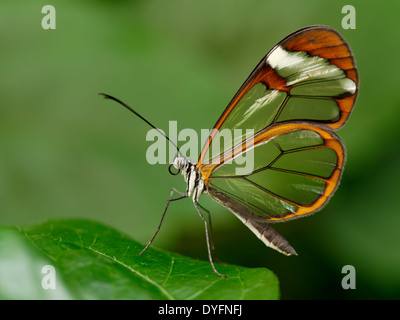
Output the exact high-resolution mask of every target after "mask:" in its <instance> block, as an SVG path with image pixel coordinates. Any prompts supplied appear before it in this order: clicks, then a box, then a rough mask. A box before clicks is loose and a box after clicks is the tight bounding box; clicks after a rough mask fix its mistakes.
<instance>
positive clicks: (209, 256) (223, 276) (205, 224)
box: [193, 201, 226, 278]
mask: <svg viewBox="0 0 400 320" xmlns="http://www.w3.org/2000/svg"><path fill="white" fill-rule="evenodd" d="M193 203H194V207H195V208H196V210H197V212H198V214H199V215H200V218H201V219H202V220H203V222H204V227H205V230H206V240H207V250H208V260H210V263H211V267H212V269H213V270H214V272H215V273H216V274H217V275H218V276H220V277H222V278H225V277H226V275H223V274H221V273H219V272H218V271H217V269H215V266H214V261H213V258H212V253H211V246H210V237H209V235H208V226H207V220H206V219H205V218H204V216H203V214H202V213H201V211H200V209H199V203H198V202H197V201H193Z"/></svg>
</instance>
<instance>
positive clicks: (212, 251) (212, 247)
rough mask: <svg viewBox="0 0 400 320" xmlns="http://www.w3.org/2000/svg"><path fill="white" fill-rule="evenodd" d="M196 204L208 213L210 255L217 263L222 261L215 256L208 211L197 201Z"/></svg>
mask: <svg viewBox="0 0 400 320" xmlns="http://www.w3.org/2000/svg"><path fill="white" fill-rule="evenodd" d="M197 205H198V206H199V207H200V209H202V210H203V211H205V212H207V215H208V229H209V230H210V245H211V253H212V257H213V259H214V261H216V262H217V263H223V262H221V260H219V259H218V258H217V255H216V253H215V246H214V236H213V228H212V224H211V214H210V211H209V210H208V209H206V208H204V207H203V206H202V205H201V204H200V203H199V202H197Z"/></svg>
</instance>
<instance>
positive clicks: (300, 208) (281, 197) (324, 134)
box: [200, 123, 345, 222]
mask: <svg viewBox="0 0 400 320" xmlns="http://www.w3.org/2000/svg"><path fill="white" fill-rule="evenodd" d="M238 157H242V158H243V159H246V161H237V160H238ZM234 160H235V161H234ZM344 162H345V151H344V147H343V145H342V143H341V142H340V140H339V138H338V137H337V136H336V135H335V134H334V133H333V132H332V131H331V130H329V129H328V130H327V129H325V128H322V127H317V126H312V125H308V124H302V123H286V124H278V125H274V126H272V127H268V128H266V129H264V130H262V131H261V132H259V133H258V134H256V135H255V136H254V137H251V138H248V139H247V140H246V141H244V142H243V143H239V144H237V145H236V146H235V147H234V148H233V149H231V150H229V151H226V152H225V153H224V154H223V155H222V158H221V161H220V162H219V163H215V164H209V165H203V166H202V167H201V171H200V172H201V173H202V175H203V177H206V184H207V186H208V188H213V189H215V190H217V191H218V192H221V193H223V194H225V195H227V196H228V197H230V198H231V199H233V200H235V201H236V202H238V203H240V204H241V205H243V206H244V207H246V208H247V209H249V210H250V211H251V212H253V213H255V214H256V215H257V216H259V217H260V218H262V219H266V220H268V221H270V222H273V221H282V220H288V219H293V218H297V217H300V216H304V215H308V214H311V213H313V212H315V211H318V210H320V209H321V208H322V207H323V206H324V205H325V204H326V202H327V201H328V199H329V198H330V197H331V195H332V194H333V192H334V191H335V190H336V188H337V186H338V184H339V181H340V177H341V174H342V170H343V166H344ZM238 163H242V164H240V165H239V164H238Z"/></svg>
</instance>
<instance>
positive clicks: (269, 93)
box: [197, 26, 358, 167]
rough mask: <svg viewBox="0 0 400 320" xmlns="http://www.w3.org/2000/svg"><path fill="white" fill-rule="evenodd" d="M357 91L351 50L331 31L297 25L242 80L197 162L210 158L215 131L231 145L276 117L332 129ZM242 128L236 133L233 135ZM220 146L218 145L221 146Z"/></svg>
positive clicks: (342, 118) (340, 121)
mask: <svg viewBox="0 0 400 320" xmlns="http://www.w3.org/2000/svg"><path fill="white" fill-rule="evenodd" d="M357 92H358V74H357V69H356V67H355V62H354V58H353V55H352V53H351V50H350V48H349V46H348V45H347V43H346V42H345V41H344V40H343V38H342V37H341V36H340V35H339V33H337V32H336V31H335V30H333V29H331V28H329V27H325V26H313V27H308V28H304V29H300V30H298V31H296V32H295V33H293V34H291V35H289V36H288V37H287V38H285V39H284V40H282V41H281V42H280V43H278V44H277V45H276V46H275V47H274V48H273V49H272V50H271V51H270V52H268V54H267V55H266V56H265V57H264V58H263V59H262V60H261V62H260V63H259V64H258V66H257V67H256V68H255V69H254V71H253V72H252V73H251V75H250V76H249V78H248V79H247V80H246V81H245V83H244V84H243V85H242V87H241V88H240V89H239V91H238V92H237V94H236V95H235V96H234V97H233V99H232V101H231V102H230V103H229V105H228V107H227V108H226V109H225V110H224V112H223V113H222V115H221V117H220V118H219V119H218V121H217V123H216V124H215V126H214V129H213V130H212V132H211V134H210V136H209V138H208V141H207V142H206V144H205V146H204V147H203V150H202V152H201V155H200V157H199V161H198V164H197V167H200V166H201V165H203V164H207V163H209V162H214V161H211V160H212V159H214V158H215V152H214V150H213V152H208V151H209V150H208V149H209V148H212V142H213V139H214V137H215V136H216V135H217V133H218V132H219V131H221V130H224V129H227V130H231V131H232V137H234V139H232V145H235V144H237V143H239V142H240V141H242V140H244V139H245V138H248V137H249V136H250V135H251V133H249V132H248V131H246V129H253V130H254V133H257V132H259V131H261V130H263V129H264V128H266V127H268V126H270V125H273V124H275V123H281V122H291V121H303V122H308V123H314V124H318V125H324V126H328V127H330V128H331V129H333V130H336V129H337V128H339V127H340V126H342V125H343V124H344V123H345V121H346V120H347V118H348V117H349V115H350V113H351V110H352V107H353V105H354V102H355V98H356V96H357ZM235 129H241V130H242V134H241V135H237V134H236V135H234V134H233V131H234V130H235ZM221 151H222V150H221Z"/></svg>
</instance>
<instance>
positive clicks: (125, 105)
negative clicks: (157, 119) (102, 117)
mask: <svg viewBox="0 0 400 320" xmlns="http://www.w3.org/2000/svg"><path fill="white" fill-rule="evenodd" d="M99 95H101V96H103V97H104V98H106V99H110V100H114V101H115V102H118V103H119V104H120V105H122V106H124V107H125V108H126V109H128V110H129V111H130V112H132V113H133V114H134V115H136V116H137V117H139V118H140V119H142V120H143V121H144V122H146V123H147V124H148V125H149V126H150V127H152V128H153V129H155V130H156V131H157V132H158V133H159V134H161V135H162V136H163V137H165V139H167V140H168V141H169V142H170V143H171V144H172V145H173V146H174V147H175V148H176V150H177V151H178V153H179V154H180V155H181V156H183V155H182V153H181V151H180V150H179V148H178V146H177V145H176V144H175V143H174V142H173V141H171V140H170V139H169V138H168V136H167V135H166V134H165V133H164V132H162V131H161V130H160V129H158V128H156V127H155V126H154V125H153V124H152V123H151V122H150V121H148V120H147V119H145V118H144V117H143V116H141V115H140V114H139V113H137V112H136V111H135V110H133V109H132V108H131V107H130V106H128V105H127V104H126V103H124V102H122V101H121V100H119V99H117V98H115V97H113V96H110V95H108V94H106V93H99Z"/></svg>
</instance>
